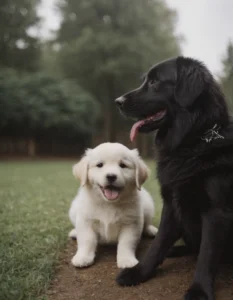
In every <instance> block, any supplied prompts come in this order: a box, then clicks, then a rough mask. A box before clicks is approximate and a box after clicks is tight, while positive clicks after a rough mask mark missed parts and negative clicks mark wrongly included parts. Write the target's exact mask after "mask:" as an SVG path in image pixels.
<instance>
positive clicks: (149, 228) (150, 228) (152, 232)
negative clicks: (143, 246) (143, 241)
mask: <svg viewBox="0 0 233 300" xmlns="http://www.w3.org/2000/svg"><path fill="white" fill-rule="evenodd" d="M157 232H158V228H157V227H155V226H154V225H150V224H145V226H144V229H143V234H144V235H146V236H149V237H155V236H156V234H157Z"/></svg>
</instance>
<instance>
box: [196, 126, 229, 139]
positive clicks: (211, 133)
mask: <svg viewBox="0 0 233 300" xmlns="http://www.w3.org/2000/svg"><path fill="white" fill-rule="evenodd" d="M220 129H221V127H220V126H218V124H215V125H214V127H213V128H211V129H209V130H207V131H206V132H205V133H204V135H203V136H202V138H201V139H202V140H203V141H205V142H206V143H210V142H211V141H212V140H217V139H224V136H222V135H221V134H219V130H220Z"/></svg>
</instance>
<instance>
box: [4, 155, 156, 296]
mask: <svg viewBox="0 0 233 300" xmlns="http://www.w3.org/2000/svg"><path fill="white" fill-rule="evenodd" d="M148 163H149V165H150V166H151V169H152V172H151V176H150V179H149V180H148V181H147V182H146V184H145V187H146V188H148V190H149V191H150V192H152V194H153V195H154V196H156V195H157V197H156V205H157V209H156V216H155V224H157V223H158V220H159V217H160V210H161V202H160V197H159V196H158V195H159V187H158V184H157V182H156V181H155V180H154V177H155V176H154V173H155V172H154V163H153V162H148ZM72 165H73V162H72V161H58V162H55V161H52V162H48V161H36V162H0V228H1V234H0V299H1V300H16V299H17V300H28V299H38V296H39V295H42V294H43V292H44V291H45V290H46V288H47V286H48V284H49V281H50V279H51V277H52V275H53V270H54V264H55V263H56V260H57V257H58V255H59V253H60V251H62V249H64V247H65V245H66V242H67V233H68V230H69V229H70V228H71V225H70V223H69V220H68V215H67V212H68V208H69V204H70V202H71V200H72V198H73V197H74V195H75V193H76V190H77V182H76V181H75V179H74V178H73V175H72V173H71V166H72ZM41 299H42V298H41ZM43 299H44V298H43Z"/></svg>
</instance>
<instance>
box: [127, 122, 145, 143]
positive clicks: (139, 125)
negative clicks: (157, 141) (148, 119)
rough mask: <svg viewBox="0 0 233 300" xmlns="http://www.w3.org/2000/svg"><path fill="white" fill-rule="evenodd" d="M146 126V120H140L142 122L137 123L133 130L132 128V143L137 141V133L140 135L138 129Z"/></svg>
mask: <svg viewBox="0 0 233 300" xmlns="http://www.w3.org/2000/svg"><path fill="white" fill-rule="evenodd" d="M144 124H145V120H140V121H138V122H136V123H135V124H134V125H133V126H132V128H131V130H130V140H131V142H133V141H134V140H135V137H136V135H137V133H138V129H139V128H140V127H141V126H142V125H144Z"/></svg>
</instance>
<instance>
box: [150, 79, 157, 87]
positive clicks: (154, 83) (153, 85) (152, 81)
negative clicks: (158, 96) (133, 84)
mask: <svg viewBox="0 0 233 300" xmlns="http://www.w3.org/2000/svg"><path fill="white" fill-rule="evenodd" d="M158 84H159V82H158V80H156V79H151V80H149V81H148V85H149V86H152V87H157V86H158Z"/></svg>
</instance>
